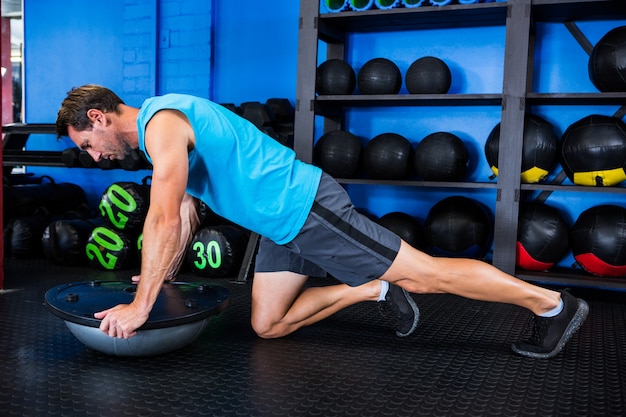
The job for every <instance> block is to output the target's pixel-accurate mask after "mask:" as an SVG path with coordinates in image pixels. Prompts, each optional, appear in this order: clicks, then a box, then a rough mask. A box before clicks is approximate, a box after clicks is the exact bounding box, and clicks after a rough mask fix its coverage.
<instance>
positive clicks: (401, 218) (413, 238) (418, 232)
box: [378, 211, 426, 250]
mask: <svg viewBox="0 0 626 417" xmlns="http://www.w3.org/2000/svg"><path fill="white" fill-rule="evenodd" d="M378 224H380V225H381V226H383V227H385V228H387V229H389V230H391V231H392V232H394V233H395V234H397V235H398V236H400V237H401V238H402V240H404V241H405V242H406V243H408V244H409V245H411V246H413V247H414V248H416V249H419V250H425V249H426V236H425V235H424V228H423V227H422V224H421V223H420V222H419V220H417V219H416V218H415V217H413V216H411V215H410V214H407V213H403V212H401V211H393V212H391V213H387V214H385V215H384V216H382V217H381V218H380V219H379V220H378Z"/></svg>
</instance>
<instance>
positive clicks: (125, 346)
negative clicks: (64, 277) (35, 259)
mask: <svg viewBox="0 0 626 417" xmlns="http://www.w3.org/2000/svg"><path fill="white" fill-rule="evenodd" d="M136 289H137V286H136V285H134V284H131V283H126V282H121V281H87V282H77V283H71V284H63V285H59V286H57V287H54V288H52V289H50V290H48V291H47V292H46V295H45V301H46V305H47V306H48V307H49V308H50V310H51V311H52V313H53V314H55V315H56V316H58V317H60V318H62V319H63V320H65V324H66V325H67V327H68V328H69V330H70V331H71V332H72V334H73V335H74V336H76V338H77V339H78V340H80V341H81V342H82V343H84V344H85V345H86V346H87V347H90V348H92V349H95V350H98V351H100V352H103V353H106V354H109V355H117V356H153V355H160V354H163V353H167V352H171V351H174V350H177V349H181V348H183V347H185V346H187V345H189V344H190V343H192V342H193V341H194V340H196V338H197V337H198V336H199V335H200V334H201V333H202V331H203V330H204V329H205V328H206V326H207V325H208V323H209V319H210V318H211V316H215V315H217V314H219V313H221V312H222V311H224V309H226V307H228V304H229V303H230V291H229V290H228V289H226V288H223V287H219V286H213V285H206V284H196V283H194V284H192V283H185V282H171V283H165V284H163V287H162V288H161V291H160V293H159V295H158V297H157V300H156V302H155V304H154V307H153V308H152V311H151V312H150V315H149V316H148V320H147V321H146V323H145V324H144V325H143V326H141V327H140V328H139V329H138V330H137V334H136V335H135V336H133V337H130V338H128V339H121V338H116V337H110V336H109V335H107V334H106V333H104V332H102V331H101V330H100V329H99V326H100V320H98V319H96V318H94V313H97V312H99V311H102V310H107V309H109V308H111V307H114V306H116V305H118V304H128V303H130V302H132V300H133V298H134V296H135V292H136Z"/></svg>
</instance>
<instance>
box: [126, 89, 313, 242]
mask: <svg viewBox="0 0 626 417" xmlns="http://www.w3.org/2000/svg"><path fill="white" fill-rule="evenodd" d="M163 109H173V110H178V111H180V112H182V113H183V114H184V115H185V116H186V117H187V120H189V122H190V123H191V126H192V128H193V131H194V135H195V139H196V144H195V147H194V149H193V150H191V151H190V152H189V176H188V180H187V193H189V194H190V195H192V196H193V197H196V198H198V199H200V200H202V201H203V202H204V203H206V204H207V205H208V206H209V207H210V208H211V209H212V210H213V211H214V212H215V213H217V214H219V215H220V216H222V217H224V218H226V219H228V220H230V221H232V222H234V223H236V224H238V225H240V226H242V227H245V228H246V229H249V230H251V231H253V232H257V233H258V234H260V235H262V236H265V237H267V238H269V239H271V240H273V241H274V242H276V243H277V244H281V245H282V244H285V243H288V242H290V241H291V240H292V239H293V238H294V237H295V236H296V235H297V234H298V232H299V231H300V229H301V228H302V226H303V225H304V222H305V221H306V218H307V216H308V214H309V211H310V210H311V207H312V205H313V200H314V199H315V194H316V192H317V188H318V186H319V181H320V178H321V170H320V169H319V168H317V167H315V166H313V165H310V164H306V163H304V162H302V161H300V160H298V159H296V155H295V152H294V151H293V150H291V149H289V148H288V147H286V146H283V145H281V144H280V143H278V142H277V141H275V140H274V139H272V138H271V137H269V136H267V135H265V134H264V133H262V132H261V131H260V130H259V129H257V128H256V127H255V126H254V125H253V124H252V123H250V122H248V121H247V120H246V119H244V118H242V117H239V116H237V115H236V114H234V113H233V112H231V111H230V110H228V109H226V108H225V107H223V106H221V105H219V104H217V103H213V102H211V101H209V100H206V99H202V98H198V97H193V96H188V95H181V94H167V95H164V96H159V97H153V98H150V99H148V100H146V101H145V102H144V103H143V105H142V106H141V109H140V111H139V115H138V118H137V126H138V131H139V149H141V150H142V151H143V152H145V154H146V156H147V157H148V159H149V160H150V161H152V159H151V158H150V155H149V154H148V152H147V151H146V146H145V130H146V125H147V124H148V122H149V121H150V119H151V118H152V117H153V116H154V114H155V113H157V112H158V111H160V110H163Z"/></svg>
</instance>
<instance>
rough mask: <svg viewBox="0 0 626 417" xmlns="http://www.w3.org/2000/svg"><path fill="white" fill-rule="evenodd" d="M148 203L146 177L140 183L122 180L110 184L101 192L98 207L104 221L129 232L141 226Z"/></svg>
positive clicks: (148, 195)
mask: <svg viewBox="0 0 626 417" xmlns="http://www.w3.org/2000/svg"><path fill="white" fill-rule="evenodd" d="M149 205H150V186H149V185H148V184H147V178H146V179H144V181H143V183H142V184H139V183H135V182H129V181H122V182H116V183H113V184H111V185H110V186H109V187H107V189H106V190H104V192H103V193H102V196H101V197H100V204H99V205H98V208H99V210H100V214H101V215H102V218H103V219H104V221H105V223H106V224H107V225H109V226H111V227H113V228H115V229H117V230H123V231H126V232H129V233H132V232H136V231H138V230H140V229H141V228H142V227H143V223H144V221H145V219H146V215H147V214H148V207H149Z"/></svg>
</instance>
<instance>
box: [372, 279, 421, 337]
mask: <svg viewBox="0 0 626 417" xmlns="http://www.w3.org/2000/svg"><path fill="white" fill-rule="evenodd" d="M380 307H381V312H383V311H384V310H385V309H389V310H391V311H393V313H394V314H395V316H396V318H397V320H398V322H397V324H396V335H397V336H399V337H406V336H408V335H410V334H411V333H413V331H414V330H415V328H416V327H417V322H418V321H419V319H420V310H419V308H417V305H416V304H415V301H414V300H413V297H411V295H410V294H409V293H408V292H406V291H405V290H404V289H402V288H400V287H398V286H397V285H393V284H389V290H388V291H387V295H385V301H381V306H380Z"/></svg>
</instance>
